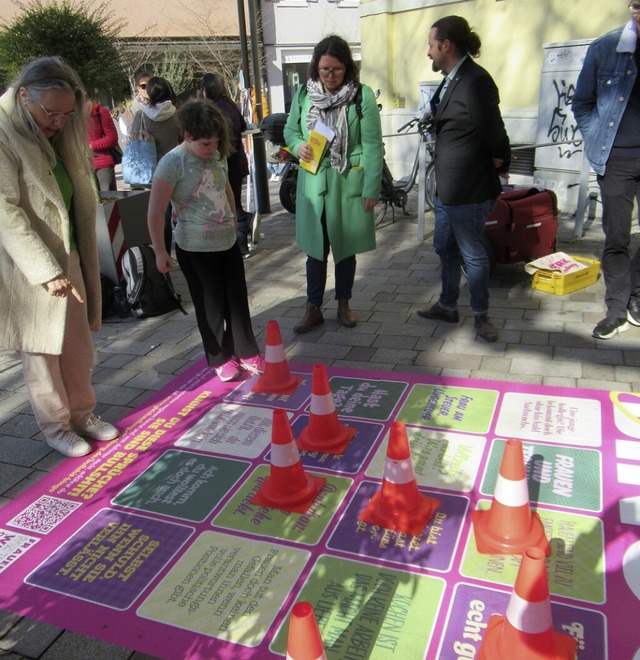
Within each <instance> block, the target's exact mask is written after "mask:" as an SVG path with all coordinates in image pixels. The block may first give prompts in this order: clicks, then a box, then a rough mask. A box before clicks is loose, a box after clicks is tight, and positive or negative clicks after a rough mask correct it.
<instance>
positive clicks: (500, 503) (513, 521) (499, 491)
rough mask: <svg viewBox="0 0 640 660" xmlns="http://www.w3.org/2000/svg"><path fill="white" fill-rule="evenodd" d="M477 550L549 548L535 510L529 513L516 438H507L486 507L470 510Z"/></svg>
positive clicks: (508, 551)
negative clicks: (498, 471) (485, 508)
mask: <svg viewBox="0 0 640 660" xmlns="http://www.w3.org/2000/svg"><path fill="white" fill-rule="evenodd" d="M471 519H472V521H473V531H474V535H475V539H476V547H477V548H478V552H479V553H481V554H484V555H511V554H520V553H522V552H523V551H524V549H525V548H531V547H535V548H540V550H542V551H543V552H544V553H545V554H546V555H548V554H549V553H550V552H551V548H550V547H549V541H548V540H547V537H546V536H545V533H544V527H543V526H542V521H541V520H540V516H539V515H538V514H537V513H531V508H530V506H529V489H528V487H527V475H526V472H525V469H524V454H523V452H522V442H520V440H507V442H506V444H505V446H504V453H503V455H502V463H501V464H500V473H499V474H498V480H497V481H496V487H495V490H494V492H493V503H492V505H491V508H490V509H489V510H487V511H480V510H476V511H473V512H472V513H471Z"/></svg>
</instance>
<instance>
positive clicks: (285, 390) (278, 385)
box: [251, 320, 302, 394]
mask: <svg viewBox="0 0 640 660" xmlns="http://www.w3.org/2000/svg"><path fill="white" fill-rule="evenodd" d="M301 382H302V377H301V376H294V375H292V374H291V373H290V372H289V363H288V362H287V356H286V354H285V352H284V347H283V346H282V336H281V335H280V326H279V325H278V322H277V321H274V320H271V321H268V322H267V341H266V346H265V350H264V373H263V374H262V375H261V376H260V377H259V378H258V380H257V381H256V382H255V384H254V385H253V387H252V388H251V391H252V392H261V393H264V394H291V393H293V391H294V390H295V389H296V388H297V387H298V385H300V383H301Z"/></svg>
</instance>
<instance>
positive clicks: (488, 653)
mask: <svg viewBox="0 0 640 660" xmlns="http://www.w3.org/2000/svg"><path fill="white" fill-rule="evenodd" d="M576 646H577V642H576V640H575V639H574V638H573V637H571V635H564V634H562V633H557V632H555V631H554V629H553V621H552V620H551V603H550V601H549V585H548V583H547V567H546V562H545V554H544V552H543V551H542V550H540V549H539V548H527V549H526V550H525V551H524V554H523V555H522V562H521V564H520V569H519V570H518V576H517V577H516V583H515V585H514V588H513V593H512V594H511V599H510V600H509V605H508V607H507V616H506V617H504V616H499V615H498V614H494V615H493V616H491V618H490V619H489V623H488V625H487V630H486V631H485V633H484V637H483V638H482V644H481V646H480V649H479V651H478V655H477V658H478V660H511V658H518V660H574V658H575V657H576Z"/></svg>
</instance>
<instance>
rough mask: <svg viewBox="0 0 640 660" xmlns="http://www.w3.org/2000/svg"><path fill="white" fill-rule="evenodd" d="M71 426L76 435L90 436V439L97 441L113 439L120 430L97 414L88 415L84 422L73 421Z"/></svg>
mask: <svg viewBox="0 0 640 660" xmlns="http://www.w3.org/2000/svg"><path fill="white" fill-rule="evenodd" d="M71 426H72V427H73V429H74V430H75V431H76V433H78V435H82V436H84V437H85V438H91V439H92V440H98V441H99V442H108V441H109V440H115V439H116V438H117V437H118V436H119V435H120V431H118V429H117V428H116V427H115V426H114V425H113V424H109V422H105V421H103V420H101V419H100V417H98V415H89V417H87V419H85V420H84V422H82V423H73V424H72V425H71Z"/></svg>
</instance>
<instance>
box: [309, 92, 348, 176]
mask: <svg viewBox="0 0 640 660" xmlns="http://www.w3.org/2000/svg"><path fill="white" fill-rule="evenodd" d="M356 91H357V88H356V86H355V85H354V84H353V83H351V82H349V83H345V84H344V85H343V86H342V87H341V88H340V89H339V90H338V91H337V92H336V93H335V94H327V93H326V92H325V91H324V89H323V88H322V83H321V82H320V81H319V80H318V81H315V80H308V81H307V93H308V94H309V99H310V100H311V107H310V108H309V113H308V114H307V122H306V123H307V129H308V130H310V131H311V130H313V129H314V127H315V125H316V123H317V122H318V121H321V122H322V123H323V124H325V125H326V126H328V127H329V128H330V129H331V130H332V131H333V132H334V133H335V134H336V136H335V138H334V140H333V142H332V143H331V148H330V151H329V155H330V157H331V167H333V169H334V170H337V171H338V172H340V173H342V172H344V171H345V170H346V169H347V148H348V145H349V127H348V126H347V109H348V107H349V103H350V102H351V101H352V100H353V97H354V96H355V95H356Z"/></svg>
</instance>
